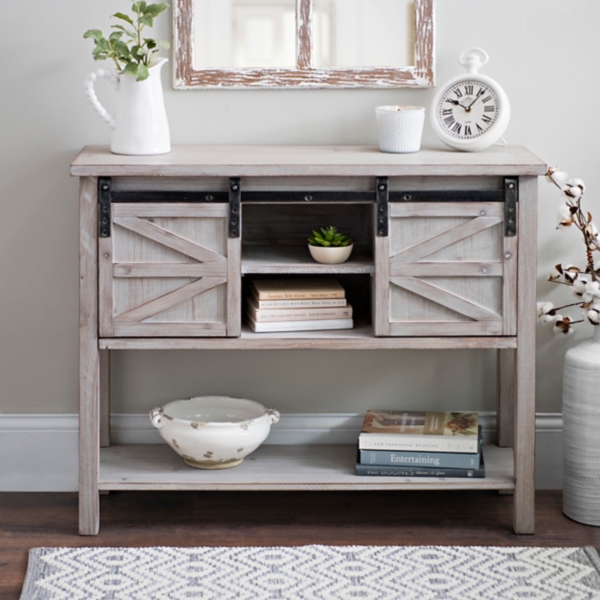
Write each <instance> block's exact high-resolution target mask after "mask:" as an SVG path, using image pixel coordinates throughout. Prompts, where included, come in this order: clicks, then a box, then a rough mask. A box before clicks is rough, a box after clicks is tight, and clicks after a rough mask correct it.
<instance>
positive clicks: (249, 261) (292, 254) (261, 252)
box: [242, 245, 375, 275]
mask: <svg viewBox="0 0 600 600" xmlns="http://www.w3.org/2000/svg"><path fill="white" fill-rule="evenodd" d="M374 272H375V266H374V264H373V258H372V257H371V256H370V255H369V253H368V252H367V251H366V250H364V249H361V248H360V247H359V248H355V249H354V251H353V253H352V256H351V257H350V259H349V260H348V261H347V262H345V263H342V264H337V265H325V264H321V263H318V262H315V261H314V260H313V259H312V257H311V256H310V254H309V252H308V248H307V247H306V246H278V247H276V248H275V249H274V248H273V247H272V246H268V245H264V246H260V245H257V246H244V248H243V251H242V274H243V275H247V274H252V273H256V274H259V273H264V274H267V273H269V274H315V275H317V274H318V275H320V274H325V273H334V274H372V273H374Z"/></svg>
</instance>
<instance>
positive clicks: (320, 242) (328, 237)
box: [308, 226, 352, 248]
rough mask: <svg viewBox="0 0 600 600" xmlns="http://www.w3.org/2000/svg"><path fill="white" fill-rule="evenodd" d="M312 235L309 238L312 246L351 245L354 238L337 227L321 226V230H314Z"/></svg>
mask: <svg viewBox="0 0 600 600" xmlns="http://www.w3.org/2000/svg"><path fill="white" fill-rule="evenodd" d="M312 233H313V234H312V236H311V237H309V238H308V243H309V244H310V245H311V246H323V247H325V248H330V247H340V246H349V245H350V244H351V243H352V239H351V238H349V237H348V236H347V235H342V234H341V233H340V232H339V231H338V230H337V228H336V227H333V226H331V227H327V228H325V229H323V228H321V232H318V231H314V230H313V232H312Z"/></svg>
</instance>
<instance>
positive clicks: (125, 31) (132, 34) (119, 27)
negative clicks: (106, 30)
mask: <svg viewBox="0 0 600 600" xmlns="http://www.w3.org/2000/svg"><path fill="white" fill-rule="evenodd" d="M112 27H113V29H118V30H119V31H122V32H123V33H124V34H125V35H126V36H127V37H129V38H131V39H132V40H135V39H136V38H137V36H136V35H135V33H134V32H133V31H129V29H125V27H123V25H113V26H112Z"/></svg>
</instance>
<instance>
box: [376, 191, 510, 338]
mask: <svg viewBox="0 0 600 600" xmlns="http://www.w3.org/2000/svg"><path fill="white" fill-rule="evenodd" d="M389 213H390V232H389V236H390V240H389V254H390V256H389V290H388V293H389V304H388V306H389V331H387V332H385V333H387V335H407V336H409V335H423V336H430V335H431V336H455V335H515V333H516V264H517V256H516V252H517V238H516V237H514V236H513V237H508V236H506V235H505V228H504V205H503V203H502V202H452V203H438V202H423V203H406V204H404V203H402V204H400V203H393V204H390V209H389Z"/></svg>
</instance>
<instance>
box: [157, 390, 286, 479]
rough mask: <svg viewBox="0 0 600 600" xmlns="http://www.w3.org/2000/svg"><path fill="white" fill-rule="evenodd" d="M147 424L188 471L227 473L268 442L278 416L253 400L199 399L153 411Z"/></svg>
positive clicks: (205, 397) (187, 400)
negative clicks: (183, 463) (188, 468)
mask: <svg viewBox="0 0 600 600" xmlns="http://www.w3.org/2000/svg"><path fill="white" fill-rule="evenodd" d="M150 421H151V422H152V425H154V427H156V428H157V429H158V431H159V433H160V435H161V436H162V437H163V439H164V440H165V441H166V442H167V444H169V446H171V448H173V450H175V452H177V454H179V455H180V456H181V457H182V458H183V460H184V461H185V463H186V464H188V465H189V466H190V467H195V468H197V469H228V468H230V467H235V466H237V465H239V464H240V463H241V462H242V461H243V460H244V458H245V457H246V456H248V454H250V453H251V452H254V450H256V449H257V448H258V447H259V446H260V445H261V444H262V443H263V442H264V441H265V440H266V439H267V436H268V435H269V431H270V430H271V424H272V423H277V421H279V412H277V411H276V410H275V409H273V408H269V409H266V408H265V407H264V406H263V405H262V404H259V403H258V402H254V401H253V400H243V399H241V398H227V397H225V396H201V397H197V398H188V399H186V400H174V401H173V402H169V403H168V404H165V405H164V406H163V407H162V408H154V409H153V410H151V411H150Z"/></svg>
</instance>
